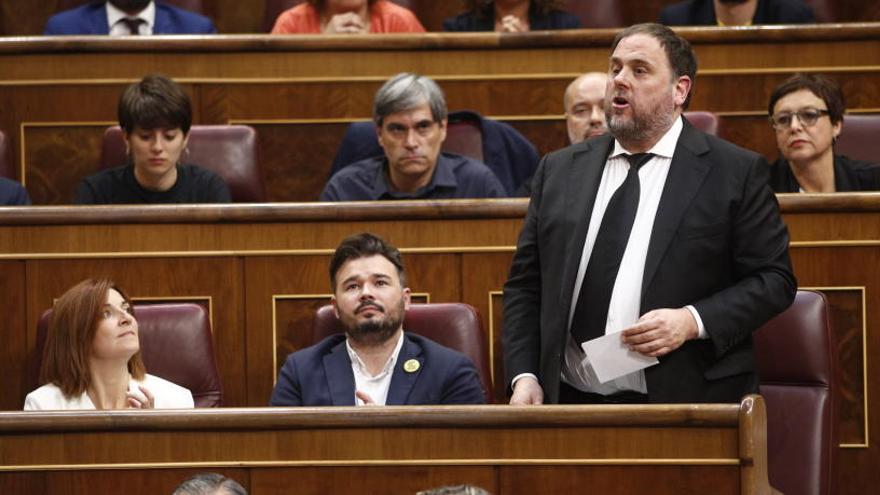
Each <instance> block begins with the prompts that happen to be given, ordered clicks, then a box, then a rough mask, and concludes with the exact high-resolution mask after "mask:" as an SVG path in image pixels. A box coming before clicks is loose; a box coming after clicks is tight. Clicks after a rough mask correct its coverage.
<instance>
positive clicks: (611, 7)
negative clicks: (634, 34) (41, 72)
mask: <svg viewBox="0 0 880 495" xmlns="http://www.w3.org/2000/svg"><path fill="white" fill-rule="evenodd" d="M89 1H92V0H59V1H58V10H59V11H61V10H66V9H70V8H73V7H77V6H79V5H82V4H84V3H88V2H89ZM163 1H164V2H166V3H169V4H172V5H175V6H178V7H180V8H183V9H186V10H190V11H193V12H198V13H201V14H204V13H205V8H204V3H205V2H203V1H202V0H163ZM303 1H304V0H265V2H264V3H265V7H264V11H263V30H264V31H265V32H269V31H271V30H272V26H273V25H274V24H275V20H276V19H277V18H278V16H279V15H280V14H281V13H282V12H284V11H285V10H287V9H289V8H291V7H293V6H295V5H297V4H300V3H302V2H303ZM392 1H393V2H394V3H396V4H398V5H401V6H404V7H406V8H409V9H410V10H413V11H415V12H416V13H418V9H417V5H416V3H417V2H415V1H413V0H392ZM804 3H806V4H807V5H809V6H810V7H811V8H812V9H813V12H814V13H815V15H816V20H818V21H819V22H835V21H836V20H837V16H836V15H835V10H834V2H833V1H831V0H804ZM561 4H562V5H561V7H560V8H561V9H562V10H565V11H566V12H569V13H571V14H574V15H575V16H577V17H578V18H579V19H580V21H581V26H583V27H584V28H612V27H622V26H627V25H629V24H631V22H629V20H628V19H627V15H626V12H625V11H624V6H623V5H622V4H623V2H620V1H619V0H564V1H563V2H561Z"/></svg>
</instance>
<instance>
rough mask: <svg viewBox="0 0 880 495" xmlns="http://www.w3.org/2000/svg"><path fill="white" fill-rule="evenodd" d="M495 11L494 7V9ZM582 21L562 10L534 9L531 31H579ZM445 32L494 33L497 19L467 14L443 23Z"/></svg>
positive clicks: (530, 25)
mask: <svg viewBox="0 0 880 495" xmlns="http://www.w3.org/2000/svg"><path fill="white" fill-rule="evenodd" d="M493 9H494V7H493ZM580 27H581V20H580V19H578V17H577V16H576V15H573V14H569V13H568V12H564V11H562V10H551V11H550V12H549V13H547V14H539V13H538V12H536V11H535V10H534V9H531V10H530V11H529V30H531V31H544V30H551V29H579V28H580ZM443 30H444V31H451V32H456V31H494V30H495V18H494V17H492V16H488V17H487V16H482V15H479V14H477V13H475V12H465V13H463V14H459V15H457V16H455V17H450V18H449V19H446V20H444V21H443Z"/></svg>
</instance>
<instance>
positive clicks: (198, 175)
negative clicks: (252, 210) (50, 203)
mask: <svg viewBox="0 0 880 495" xmlns="http://www.w3.org/2000/svg"><path fill="white" fill-rule="evenodd" d="M117 111H118V114H119V126H120V127H121V128H122V133H123V137H124V138H125V147H126V150H127V152H128V156H129V163H128V164H126V165H122V166H120V167H116V168H111V169H107V170H103V171H101V172H98V173H97V174H94V175H92V176H89V177H86V178H85V179H83V181H82V182H81V183H80V185H79V187H78V188H77V191H76V198H75V202H76V203H77V204H149V203H228V202H229V201H230V196H229V188H228V187H227V186H226V183H225V182H223V179H222V178H220V176H218V175H217V174H215V173H214V172H211V171H210V170H207V169H204V168H202V167H199V166H198V165H188V164H182V163H180V158H181V156H182V155H183V154H184V151H185V150H186V143H187V139H188V135H189V128H190V125H191V124H192V104H191V103H190V99H189V96H188V95H187V94H186V92H184V91H183V88H181V87H180V85H179V84H177V83H176V82H174V81H172V80H171V79H169V78H167V77H165V76H161V75H158V74H152V75H148V76H146V77H144V78H143V79H142V80H140V81H139V82H137V83H135V84H132V85H131V86H129V87H128V88H126V89H125V91H124V92H123V93H122V96H121V97H120V98H119V106H118V109H117Z"/></svg>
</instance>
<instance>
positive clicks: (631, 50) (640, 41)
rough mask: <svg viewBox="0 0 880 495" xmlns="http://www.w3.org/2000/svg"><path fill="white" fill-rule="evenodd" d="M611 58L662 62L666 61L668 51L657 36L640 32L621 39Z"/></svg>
mask: <svg viewBox="0 0 880 495" xmlns="http://www.w3.org/2000/svg"><path fill="white" fill-rule="evenodd" d="M611 60H612V61H614V60H617V61H621V62H623V61H642V62H648V63H653V64H660V63H663V62H665V61H666V52H665V51H664V50H663V47H662V46H661V45H660V41H659V40H658V39H657V38H655V37H653V36H650V35H647V34H641V33H638V34H634V35H632V36H627V37H626V38H623V39H622V40H620V42H619V43H618V44H617V47H615V48H614V53H612V54H611Z"/></svg>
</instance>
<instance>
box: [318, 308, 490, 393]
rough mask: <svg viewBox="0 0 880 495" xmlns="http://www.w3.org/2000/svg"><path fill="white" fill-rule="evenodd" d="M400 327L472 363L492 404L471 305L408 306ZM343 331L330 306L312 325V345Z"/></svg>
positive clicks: (482, 344) (479, 326)
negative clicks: (466, 358)
mask: <svg viewBox="0 0 880 495" xmlns="http://www.w3.org/2000/svg"><path fill="white" fill-rule="evenodd" d="M403 328H404V329H405V330H406V331H411V332H413V333H417V334H419V335H422V336H424V337H427V338H429V339H431V340H433V341H434V342H437V343H438V344H440V345H443V346H446V347H448V348H450V349H454V350H456V351H458V352H460V353H462V354H464V355H465V356H467V357H468V358H469V359H470V360H471V361H473V363H474V366H476V368H477V371H478V372H479V374H480V381H481V382H482V385H483V393H484V394H485V395H486V403H489V404H491V403H492V375H491V372H490V371H489V352H488V347H487V342H486V337H485V335H484V334H483V326H482V324H481V323H480V315H479V313H477V310H476V309H475V308H474V307H473V306H470V305H468V304H462V303H442V304H411V305H410V307H409V310H408V311H407V312H406V316H405V318H404V321H403ZM344 331H345V330H343V328H342V326H341V324H340V322H339V319H338V318H336V313H335V312H334V311H333V306H330V305H327V306H322V307H320V308H318V312H317V313H316V314H315V319H314V321H313V322H312V341H313V342H319V341H321V340H322V339H324V338H326V337H329V336H330V335H333V334H336V333H343V332H344Z"/></svg>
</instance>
